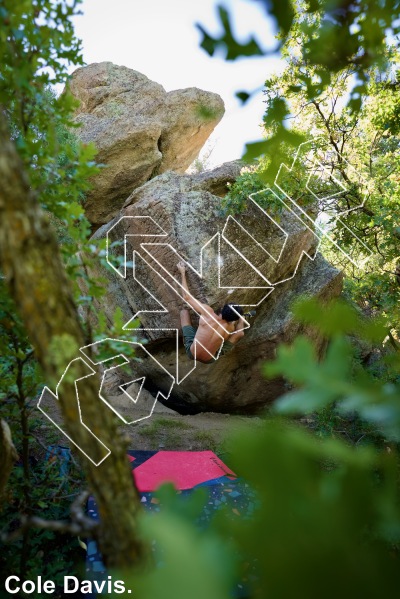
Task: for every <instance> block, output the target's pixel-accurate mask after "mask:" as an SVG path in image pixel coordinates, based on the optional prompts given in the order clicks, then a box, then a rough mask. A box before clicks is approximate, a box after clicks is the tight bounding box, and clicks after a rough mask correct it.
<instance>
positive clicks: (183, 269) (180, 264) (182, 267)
mask: <svg viewBox="0 0 400 599" xmlns="http://www.w3.org/2000/svg"><path fill="white" fill-rule="evenodd" d="M178 270H179V272H180V273H181V275H183V273H184V272H186V265H185V263H184V262H178Z"/></svg>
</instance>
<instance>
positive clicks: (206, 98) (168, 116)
mask: <svg viewBox="0 0 400 599" xmlns="http://www.w3.org/2000/svg"><path fill="white" fill-rule="evenodd" d="M69 89H70V91H71V93H72V94H73V96H75V97H76V98H77V99H78V100H79V101H80V106H79V108H78V110H77V112H76V117H75V122H76V123H78V124H79V125H80V127H79V128H78V129H77V130H76V133H77V135H78V137H79V138H80V139H81V140H82V141H83V142H85V143H88V142H93V143H94V144H95V146H96V147H97V149H98V155H97V162H98V163H101V164H104V165H106V166H105V168H103V169H102V171H101V172H100V174H99V175H97V176H96V178H95V180H94V181H93V185H94V187H93V189H92V191H90V192H89V194H88V196H87V199H86V203H85V211H86V215H87V217H88V219H89V220H90V221H91V222H92V223H93V224H94V225H97V226H98V225H100V224H103V223H106V222H108V221H109V220H110V219H111V218H112V217H113V216H114V215H115V214H116V213H117V212H118V211H119V209H120V208H121V206H122V204H123V203H124V201H125V200H126V198H127V197H128V195H129V194H130V193H131V191H132V190H133V189H135V188H136V187H139V186H140V185H142V184H143V183H145V182H146V181H148V180H149V179H151V178H152V177H154V176H155V175H156V174H160V173H163V172H165V171H167V170H173V171H176V172H178V173H183V172H184V171H185V170H186V169H187V168H188V166H189V165H190V164H191V163H192V162H193V160H194V159H195V158H196V157H197V156H198V153H199V151H200V150H201V148H202V147H203V145H204V143H205V142H206V140H207V139H208V137H209V135H210V134H211V132H212V131H213V129H214V127H215V126H216V125H217V124H218V122H219V121H220V120H221V118H222V116H223V114H224V104H223V101H222V99H221V98H220V96H218V95H217V94H214V93H211V92H206V91H202V90H200V89H197V88H189V89H182V90H176V91H172V92H169V93H167V92H166V91H165V89H164V88H163V87H162V86H161V85H159V84H158V83H155V82H154V81H150V79H148V78H147V77H146V76H145V75H142V74H141V73H138V72H137V71H133V70H131V69H128V68H126V67H122V66H116V65H114V64H112V63H111V62H101V63H95V64H91V65H89V66H87V67H83V68H80V69H77V70H76V71H75V72H74V73H73V74H72V76H71V80H70V82H69Z"/></svg>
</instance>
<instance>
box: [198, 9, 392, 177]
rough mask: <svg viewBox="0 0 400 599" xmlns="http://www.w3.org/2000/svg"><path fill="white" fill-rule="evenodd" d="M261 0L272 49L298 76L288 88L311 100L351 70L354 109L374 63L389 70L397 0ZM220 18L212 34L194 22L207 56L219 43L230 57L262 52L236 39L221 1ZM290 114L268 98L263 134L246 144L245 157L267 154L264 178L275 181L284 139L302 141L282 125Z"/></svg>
mask: <svg viewBox="0 0 400 599" xmlns="http://www.w3.org/2000/svg"><path fill="white" fill-rule="evenodd" d="M262 3H263V5H264V6H265V9H266V12H267V14H268V15H269V16H270V17H272V18H273V19H275V21H276V23H277V26H278V33H277V39H278V44H277V46H276V47H275V48H274V49H273V50H272V52H277V51H280V52H281V54H282V55H283V57H284V58H286V59H287V60H288V62H289V64H291V65H293V67H294V68H295V69H296V70H297V76H296V79H295V80H294V81H292V82H291V84H290V90H291V92H293V93H295V94H296V93H299V92H302V91H304V93H305V97H306V99H307V101H313V100H315V99H317V98H319V97H320V96H321V95H322V94H323V93H324V92H325V90H326V89H327V88H328V87H329V86H332V85H334V84H335V81H336V79H337V76H338V75H339V74H340V73H342V72H347V71H349V72H351V73H352V78H351V80H350V81H349V89H348V96H347V98H348V99H347V106H348V108H349V110H350V112H358V110H359V109H360V108H361V105H362V99H363V97H364V96H366V95H368V85H369V82H370V81H371V80H373V73H374V69H377V70H378V72H379V73H383V72H387V71H389V70H390V64H391V61H392V60H393V57H394V55H395V48H397V47H398V33H399V32H400V23H399V20H398V14H399V9H400V3H399V1H398V0H391V1H390V2H384V3H383V2H378V3H377V2H375V1H374V0H364V1H361V0H360V1H357V2H355V3H354V2H353V3H351V2H345V3H342V2H339V1H338V0H334V1H331V0H329V1H328V0H315V1H314V0H313V1H309V2H307V1H301V2H290V1H285V2H275V1H271V0H265V1H263V2H262ZM219 19H220V22H221V26H222V28H223V30H224V34H223V35H222V36H221V37H220V38H213V37H212V36H210V35H209V34H208V33H207V32H206V31H205V29H204V28H203V27H202V26H198V27H199V29H200V31H201V33H202V35H203V40H202V43H201V46H202V47H203V48H204V49H205V50H206V51H207V52H208V53H209V54H210V55H211V56H212V55H213V54H214V52H215V50H216V49H217V48H218V49H224V50H225V53H226V56H227V59H228V57H229V59H230V60H234V59H236V58H238V57H240V56H251V55H253V56H257V55H259V54H260V46H259V45H258V44H256V47H253V45H254V39H253V38H251V42H249V43H248V44H247V45H244V46H243V47H242V46H241V44H240V43H239V42H238V41H237V40H236V39H235V37H234V36H233V35H232V29H231V26H230V15H229V12H228V11H227V10H226V9H221V7H220V9H219ZM388 40H390V42H388ZM264 54H265V52H264ZM267 88H268V84H267ZM238 97H239V99H240V100H241V101H242V102H245V101H247V100H248V99H249V98H250V97H251V93H248V92H245V91H241V92H239V94H238ZM289 114H290V109H289V106H288V105H287V102H286V101H285V98H283V97H281V98H275V99H274V100H273V101H271V102H269V103H268V106H267V112H266V121H267V123H266V124H267V131H266V133H267V136H268V138H267V140H265V141H258V142H254V143H251V144H248V145H247V150H246V153H245V156H244V157H245V159H246V160H249V161H252V160H254V159H255V158H258V157H259V156H267V157H268V158H269V159H270V160H269V162H268V164H267V168H266V170H265V173H264V177H265V181H268V182H272V181H273V179H274V177H275V175H276V173H277V171H278V168H279V165H280V164H281V163H282V162H283V161H284V160H285V158H286V157H287V155H285V153H284V152H283V151H282V145H288V146H289V148H291V149H292V150H293V149H296V148H297V147H298V145H299V144H300V143H301V141H302V136H301V134H300V133H299V132H296V131H293V130H291V129H288V128H287V127H286V126H285V122H286V121H287V118H288V116H289ZM271 124H273V128H274V129H275V130H273V131H272V132H271V131H269V126H270V125H271Z"/></svg>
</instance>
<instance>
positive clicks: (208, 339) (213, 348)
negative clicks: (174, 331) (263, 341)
mask: <svg viewBox="0 0 400 599" xmlns="http://www.w3.org/2000/svg"><path fill="white" fill-rule="evenodd" d="M178 270H179V272H180V273H181V276H182V289H183V298H184V299H185V301H186V302H187V303H188V304H189V305H190V306H191V307H192V308H193V309H194V310H195V312H197V314H199V316H200V319H199V326H198V327H197V329H195V328H194V327H192V323H191V319H190V313H189V310H187V309H184V310H182V311H181V324H182V330H183V333H184V340H185V339H186V342H185V348H186V352H187V354H188V356H189V357H190V358H191V359H196V360H199V361H200V362H205V363H210V361H212V360H213V359H214V357H215V356H216V354H217V353H218V351H219V349H220V348H221V346H222V350H221V351H223V352H224V351H225V350H226V349H227V350H228V351H229V349H231V348H232V347H233V345H234V344H235V343H237V342H238V341H239V339H241V338H242V337H243V335H244V332H243V324H241V323H242V321H243V319H242V317H241V316H240V314H239V313H238V312H233V313H232V311H231V309H229V311H228V316H229V317H228V318H227V319H224V318H223V314H224V311H223V310H222V312H221V314H217V313H216V312H214V310H213V309H212V308H211V306H208V305H207V304H204V303H202V302H201V301H199V300H197V299H196V298H194V297H193V296H192V295H191V293H190V292H189V288H188V284H187V280H186V267H185V264H184V263H183V262H179V264H178ZM236 307H237V308H238V309H240V310H241V307H240V306H236ZM241 313H242V312H241ZM240 326H241V328H238V327H240ZM185 330H187V331H188V332H186V334H185ZM225 341H226V342H227V343H226V344H224V342H225ZM228 341H229V343H228Z"/></svg>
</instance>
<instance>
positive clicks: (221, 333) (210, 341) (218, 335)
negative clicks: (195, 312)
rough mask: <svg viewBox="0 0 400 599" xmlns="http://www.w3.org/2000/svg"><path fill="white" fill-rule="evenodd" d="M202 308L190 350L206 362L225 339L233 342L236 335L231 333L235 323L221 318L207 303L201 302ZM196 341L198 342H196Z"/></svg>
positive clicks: (201, 360)
mask: <svg viewBox="0 0 400 599" xmlns="http://www.w3.org/2000/svg"><path fill="white" fill-rule="evenodd" d="M202 308H203V311H202V314H201V316H200V319H199V328H198V329H197V332H196V337H195V340H194V342H193V344H192V346H191V348H190V350H191V352H192V354H193V355H195V356H196V359H197V360H200V362H208V361H209V360H210V359H211V358H212V357H213V356H214V355H215V354H216V353H217V351H218V350H219V348H220V347H221V344H222V343H223V342H224V341H225V340H226V339H229V341H230V342H231V343H234V342H235V339H234V338H235V337H237V335H231V333H233V331H234V330H235V325H234V324H233V323H232V322H225V321H224V320H222V318H221V316H219V315H218V314H216V313H215V312H214V310H213V309H212V308H211V307H210V306H207V304H202ZM196 342H198V343H197V344H196ZM195 346H196V347H195Z"/></svg>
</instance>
